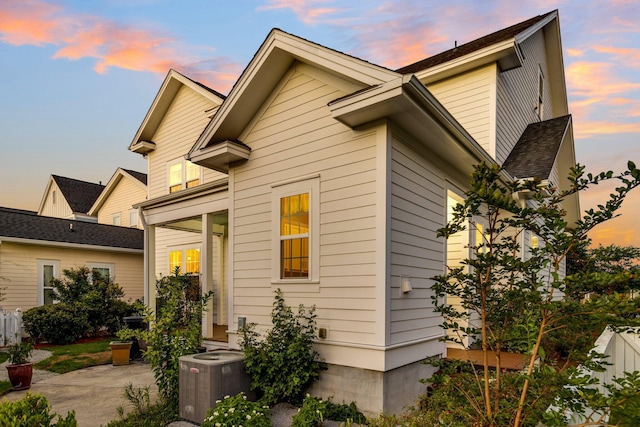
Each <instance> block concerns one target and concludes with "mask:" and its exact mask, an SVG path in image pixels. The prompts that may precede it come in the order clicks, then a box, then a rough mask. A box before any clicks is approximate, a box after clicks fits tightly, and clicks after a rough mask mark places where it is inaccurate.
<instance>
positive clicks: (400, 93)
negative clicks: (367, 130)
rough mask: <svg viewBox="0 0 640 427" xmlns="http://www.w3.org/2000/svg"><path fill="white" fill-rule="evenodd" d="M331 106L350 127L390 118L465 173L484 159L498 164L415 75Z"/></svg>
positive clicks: (366, 91) (373, 88)
mask: <svg viewBox="0 0 640 427" xmlns="http://www.w3.org/2000/svg"><path fill="white" fill-rule="evenodd" d="M329 108H330V110H331V114H332V116H333V117H334V118H335V119H336V120H338V121H340V122H341V123H344V124H345V125H347V126H349V127H351V128H355V127H358V126H362V125H364V124H366V123H370V122H373V121H376V120H380V119H383V118H388V119H391V120H392V121H394V122H395V123H397V124H399V125H401V126H402V127H403V128H404V129H406V130H408V131H409V132H411V133H412V134H413V135H414V136H416V137H417V138H418V139H419V140H421V142H422V143H424V144H427V145H428V146H429V149H430V150H432V151H434V152H435V153H436V154H438V155H439V156H441V157H442V158H444V159H446V160H447V161H449V162H451V163H452V164H454V165H456V166H457V167H458V168H460V170H461V171H463V172H465V173H470V172H471V171H472V170H473V165H474V164H476V163H479V162H481V161H485V162H486V163H489V164H494V163H495V161H494V160H493V159H492V158H491V156H490V155H489V154H488V153H487V152H486V151H485V150H484V149H483V148H482V147H481V146H480V145H479V144H478V143H477V142H476V141H475V140H474V139H473V137H472V136H471V135H470V134H469V133H468V132H467V131H466V130H465V129H464V128H463V127H462V125H460V123H458V122H457V121H456V120H455V119H454V118H453V116H451V114H450V113H449V112H448V111H447V110H446V109H445V108H444V107H443V106H442V105H441V104H440V103H439V102H438V101H437V100H436V98H435V97H434V96H433V95H432V94H431V93H430V92H429V91H428V90H427V88H426V87H424V85H423V84H422V83H421V82H420V81H419V80H418V79H417V78H416V77H415V76H404V77H403V78H399V79H397V80H394V81H392V82H387V83H385V84H382V85H378V86H375V87H372V88H369V89H368V90H364V91H360V92H358V93H356V94H354V95H353V96H349V97H344V98H341V99H339V100H337V101H334V102H332V103H330V104H329ZM443 141H448V143H445V142H443Z"/></svg>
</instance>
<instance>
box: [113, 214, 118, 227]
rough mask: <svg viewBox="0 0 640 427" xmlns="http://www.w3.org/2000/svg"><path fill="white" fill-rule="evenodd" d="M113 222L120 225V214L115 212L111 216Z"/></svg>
mask: <svg viewBox="0 0 640 427" xmlns="http://www.w3.org/2000/svg"><path fill="white" fill-rule="evenodd" d="M111 224H113V225H118V226H119V225H120V214H115V215H113V216H112V217H111Z"/></svg>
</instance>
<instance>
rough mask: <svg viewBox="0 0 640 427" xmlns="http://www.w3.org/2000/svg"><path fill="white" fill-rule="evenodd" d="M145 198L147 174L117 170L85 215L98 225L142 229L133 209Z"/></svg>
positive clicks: (136, 213)
mask: <svg viewBox="0 0 640 427" xmlns="http://www.w3.org/2000/svg"><path fill="white" fill-rule="evenodd" d="M146 198H147V174H146V173H141V172H136V171H133V170H129V169H122V168H118V170H117V171H116V172H115V173H114V174H113V176H112V177H111V179H110V180H109V182H108V183H107V185H106V186H105V187H104V190H103V191H102V192H101V193H100V195H99V196H98V197H97V199H96V200H95V202H94V203H93V205H92V206H91V207H90V209H88V210H87V213H88V214H89V215H90V216H94V217H97V218H98V223H100V224H111V225H119V226H121V227H135V228H139V229H142V222H141V221H140V220H139V217H138V210H137V209H134V208H133V205H134V203H139V202H142V201H144V200H146Z"/></svg>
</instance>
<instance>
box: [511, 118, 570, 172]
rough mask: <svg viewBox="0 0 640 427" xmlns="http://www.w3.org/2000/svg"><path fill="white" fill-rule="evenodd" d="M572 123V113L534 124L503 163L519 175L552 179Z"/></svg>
mask: <svg viewBox="0 0 640 427" xmlns="http://www.w3.org/2000/svg"><path fill="white" fill-rule="evenodd" d="M570 123H571V115H570V114H569V115H566V116H562V117H557V118H555V119H551V120H544V121H542V122H537V123H531V124H530V125H529V126H527V128H526V129H525V130H524V132H523V133H522V135H521V136H520V139H519V140H518V142H517V143H516V145H515V147H513V150H511V153H509V157H507V159H506V160H505V161H504V164H503V165H502V166H503V167H504V168H505V169H506V171H507V172H509V174H511V176H513V177H516V178H540V179H547V178H549V175H550V174H551V169H552V168H553V164H554V162H555V161H556V158H557V156H558V150H560V145H561V144H562V140H563V138H564V136H565V134H566V132H567V129H568V128H569V126H570Z"/></svg>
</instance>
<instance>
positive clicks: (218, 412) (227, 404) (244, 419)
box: [200, 393, 271, 427]
mask: <svg viewBox="0 0 640 427" xmlns="http://www.w3.org/2000/svg"><path fill="white" fill-rule="evenodd" d="M227 426H251V427H271V418H270V417H269V407H268V406H261V405H260V404H259V403H256V402H251V401H250V400H247V396H245V395H244V394H243V393H238V394H236V395H235V396H226V397H225V398H224V400H223V401H219V400H218V401H217V402H216V407H215V408H212V409H209V411H207V415H206V416H205V418H204V421H203V422H202V424H200V427H227Z"/></svg>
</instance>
